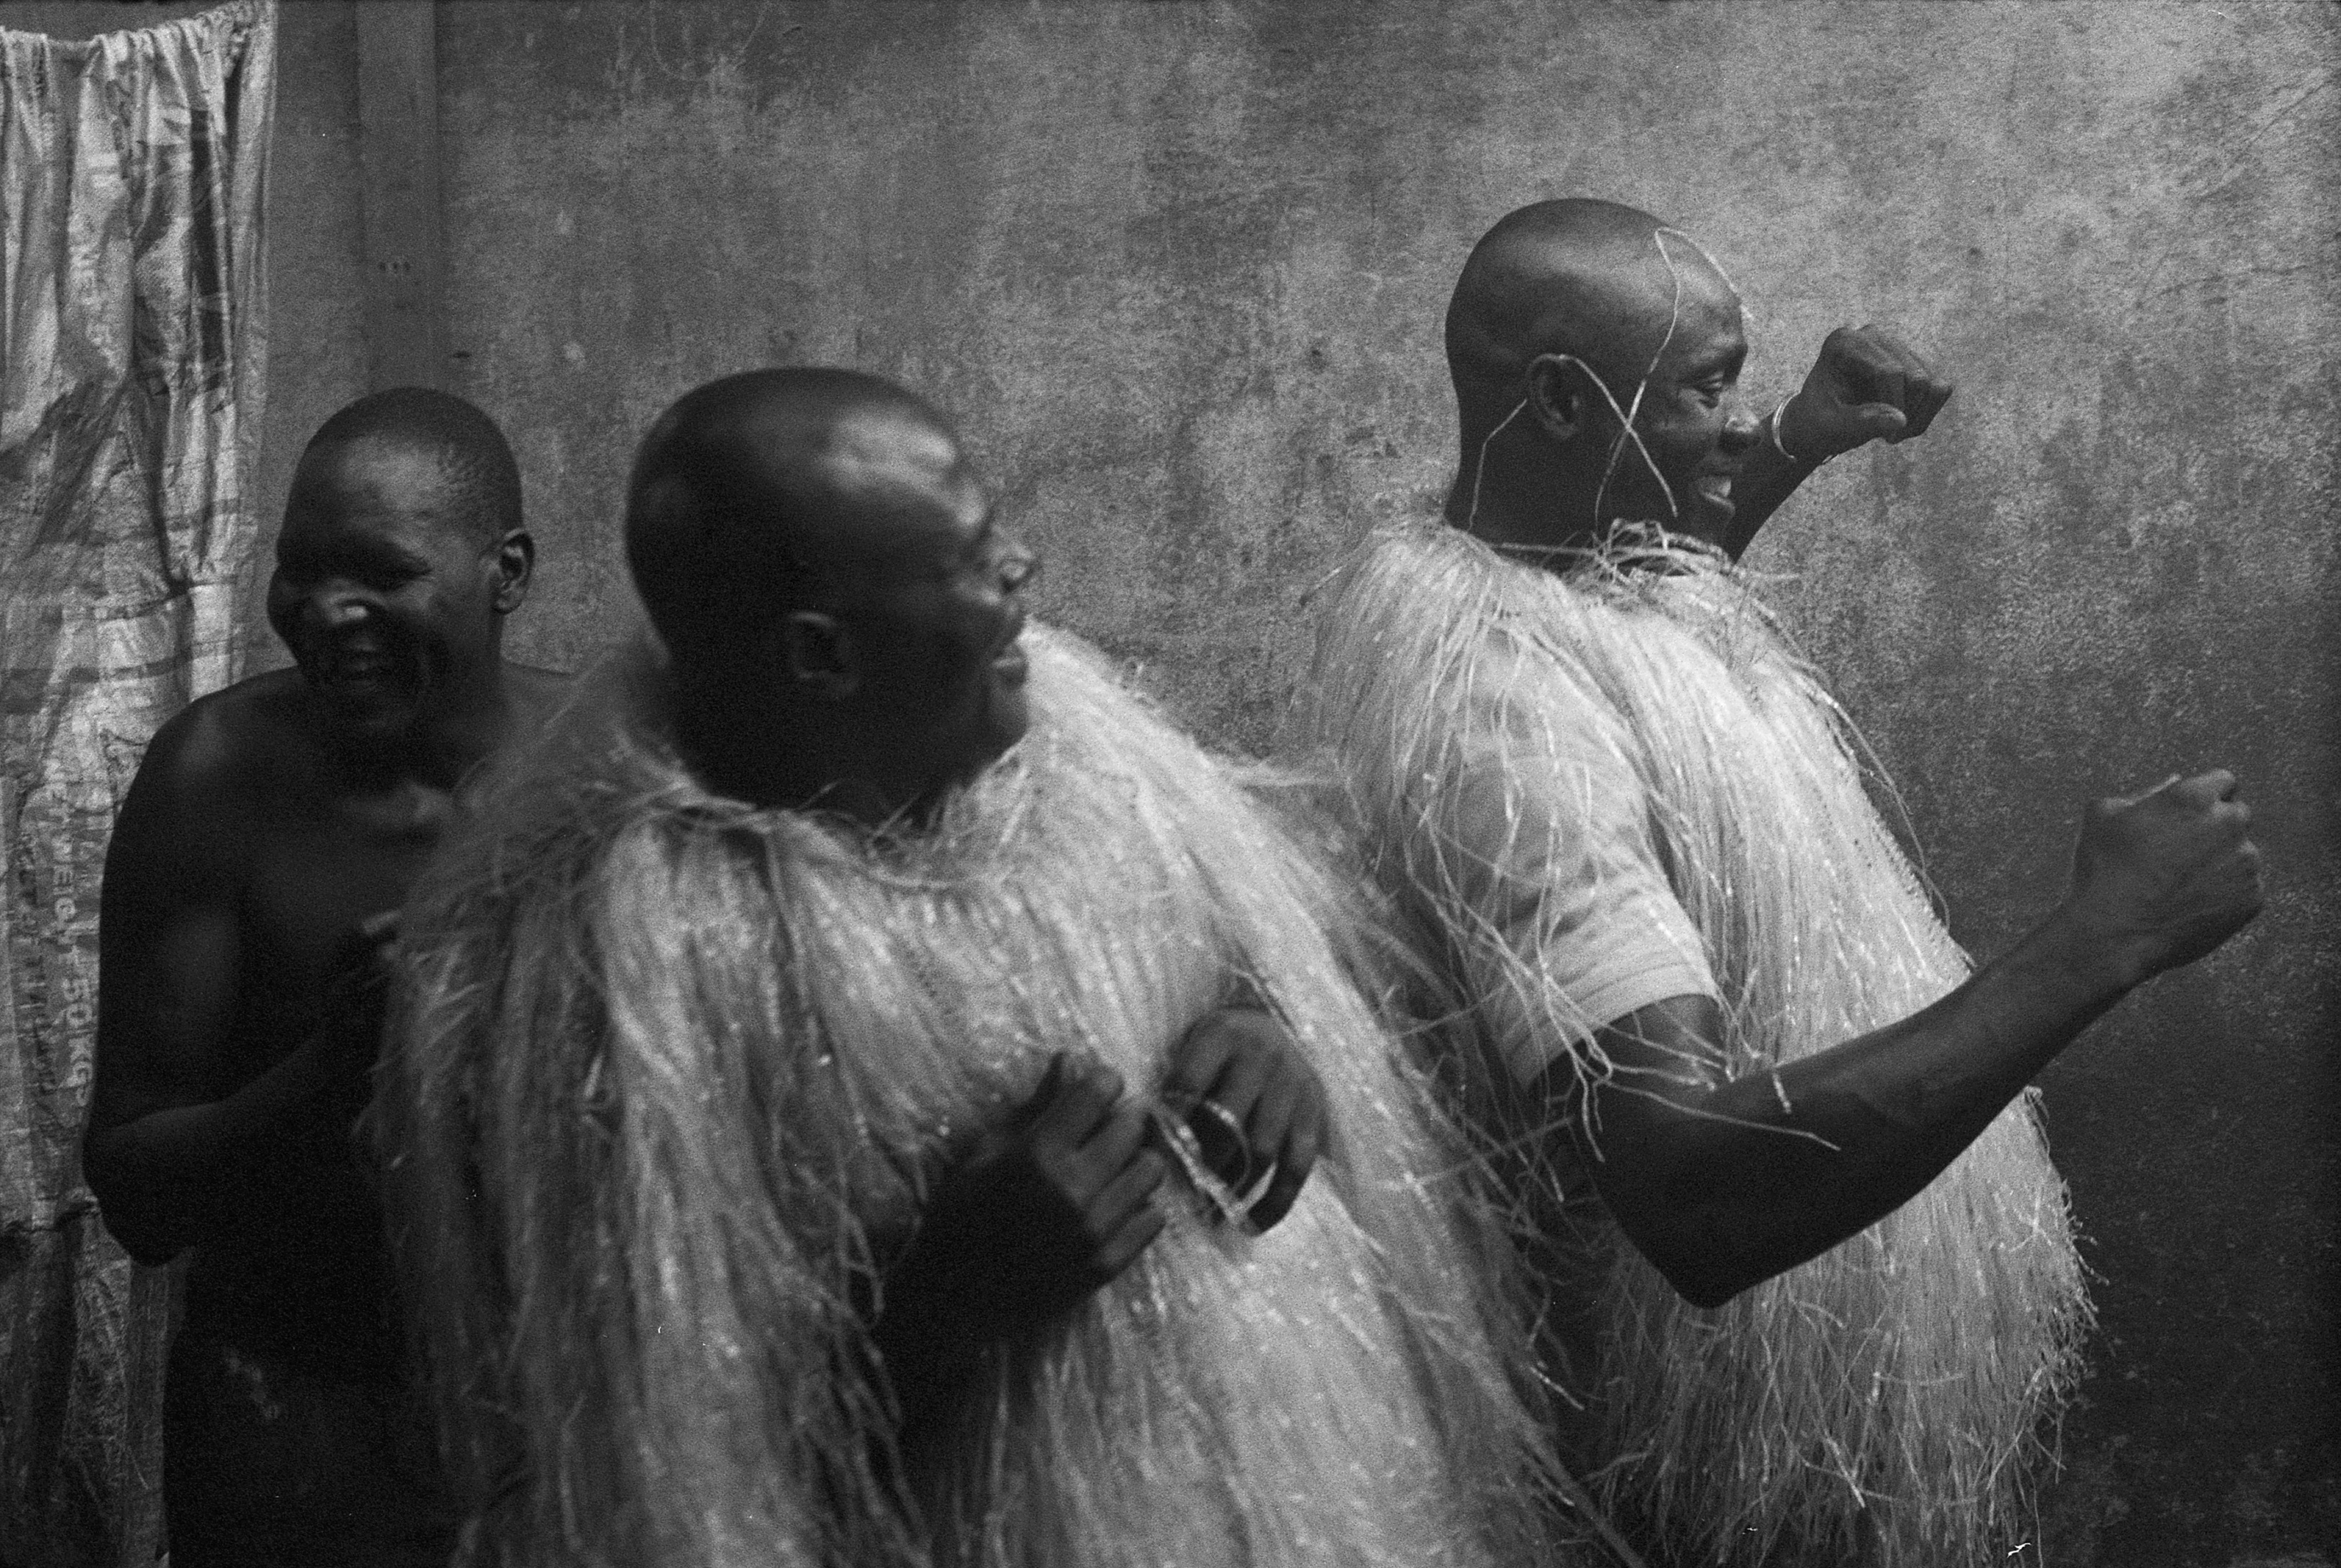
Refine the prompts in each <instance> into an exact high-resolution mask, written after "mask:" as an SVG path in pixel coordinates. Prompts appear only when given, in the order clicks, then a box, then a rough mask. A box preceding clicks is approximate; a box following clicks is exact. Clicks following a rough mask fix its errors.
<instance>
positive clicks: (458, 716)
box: [333, 657, 513, 792]
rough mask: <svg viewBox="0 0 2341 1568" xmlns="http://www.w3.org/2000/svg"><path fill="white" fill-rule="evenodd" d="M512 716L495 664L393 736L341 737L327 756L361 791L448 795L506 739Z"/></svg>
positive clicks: (498, 663) (499, 669)
mask: <svg viewBox="0 0 2341 1568" xmlns="http://www.w3.org/2000/svg"><path fill="white" fill-rule="evenodd" d="M512 729H513V711H512V704H511V702H510V700H509V694H508V692H507V690H506V686H505V683H504V679H503V660H502V658H501V657H499V658H498V659H497V660H496V661H495V663H493V664H490V665H489V666H487V667H486V668H485V669H483V670H481V671H479V672H477V673H475V674H473V675H471V676H469V677H468V678H466V679H464V680H463V681H460V682H457V683H453V685H452V687H451V688H450V689H448V690H447V693H446V696H445V698H444V700H443V701H442V702H440V703H439V704H435V705H434V707H433V709H432V711H431V712H429V713H427V714H423V715H421V716H419V717H418V718H417V719H416V721H415V722H414V723H413V724H412V725H410V726H408V727H407V728H406V729H404V730H403V731H400V732H398V733H396V734H389V735H381V736H371V735H346V734H345V735H344V736H342V737H339V738H337V739H336V740H335V741H334V743H333V751H334V754H335V755H336V756H337V757H338V758H339V760H340V763H341V765H342V767H343V769H344V772H345V773H346V774H348V775H349V776H350V777H351V778H352V780H353V781H354V783H356V784H358V786H359V787H361V788H373V789H393V788H397V787H400V786H403V785H414V786H419V787H421V788H423V789H429V790H440V791H449V792H452V791H453V790H454V788H455V787H456V786H457V785H458V784H461V783H462V782H463V777H464V775H465V774H469V773H470V772H471V771H472V770H473V768H475V767H477V766H478V765H479V764H481V763H483V762H484V761H485V760H486V759H487V758H488V757H490V756H491V755H493V754H494V753H495V752H496V751H497V750H498V749H499V748H501V747H502V746H503V744H504V742H505V741H506V739H508V738H509V737H510V735H511V734H512Z"/></svg>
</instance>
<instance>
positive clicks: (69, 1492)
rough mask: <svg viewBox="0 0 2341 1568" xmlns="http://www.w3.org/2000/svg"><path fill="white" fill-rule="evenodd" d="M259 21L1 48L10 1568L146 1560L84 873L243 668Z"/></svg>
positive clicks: (136, 1411)
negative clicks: (89, 1114) (93, 1135)
mask: <svg viewBox="0 0 2341 1568" xmlns="http://www.w3.org/2000/svg"><path fill="white" fill-rule="evenodd" d="M274 84H275V12H274V5H273V4H272V3H271V0H234V3H233V4H229V5H223V6H221V7H219V8H218V9H216V10H214V11H210V12H206V13H204V15H199V16H195V17H191V18H189V19H187V20H184V21H179V22H173V23H168V24H165V25H160V26H154V27H147V28H143V29H140V30H137V31H134V32H122V33H112V34H107V35H104V36H101V37H97V38H92V39H89V40H87V41H84V42H65V41H62V40H58V39H54V38H46V37H42V36H39V35H34V34H28V33H21V32H15V31H10V30H6V29H0V843H5V854H6V856H7V859H6V864H5V882H0V1563H6V1564H7V1565H8V1568H47V1565H50V1564H58V1565H63V1564H72V1565H74V1568H94V1565H99V1564H105V1565H109V1568H110V1565H112V1564H116V1563H120V1564H125V1565H128V1564H137V1565H138V1568H150V1565H151V1564H152V1563H153V1561H154V1552H155V1548H156V1544H157V1541H158V1537H159V1531H160V1525H161V1511H160V1483H161V1474H162V1466H161V1443H160V1426H161V1419H160V1417H161V1409H162V1385H163V1353H164V1343H163V1341H164V1332H165V1328H166V1321H167V1316H168V1298H169V1289H168V1279H167V1275H166V1273H165V1271H162V1270H147V1269H142V1268H139V1267H137V1266H136V1265H134V1264H133V1263H131V1262H130V1261H129V1259H128V1258H127V1257H125V1255H124V1253H122V1251H121V1249H120V1248H119V1247H117V1246H115V1243H113V1241H112V1240H111V1239H110V1238H109V1237H107V1236H106V1234H105V1230H104V1228H103V1226H102V1225H101V1224H100V1223H99V1221H98V1217H97V1214H96V1213H95V1206H94V1203H93V1201H92V1199H91V1196H90V1192H89V1188H88V1187H87V1185H85V1183H84V1182H83V1181H82V1176H81V1157H80V1156H81V1149H80V1143H81V1127H82V1121H83V1116H84V1114H85V1110H86V1108H87V1105H88V1100H89V1085H90V1076H91V1058H92V1053H93V1047H94V1044H95V1025H96V990H97V920H98V886H99V876H100V873H101V871H102V869H103V867H104V864H105V843H106V837H107V834H108V833H109V832H110V831H111V830H112V827H113V823H114V811H115V805H116V804H117V803H118V802H119V801H120V800H121V798H122V794H123V792H124V791H125V790H126V789H127V788H128V787H129V784H130V778H131V775H132V774H134V772H135V771H136V770H137V766H138V760H139V757H140V755H141V754H143V752H144V748H145V744H146V741H147V738H148V737H149V736H150V735H152V734H154V730H155V728H156V726H158V725H159V724H161V723H162V722H163V721H164V719H166V718H168V717H169V716H170V715H171V714H174V713H175V712H176V711H177V710H178V709H179V708H180V707H182V706H184V704H186V703H187V702H188V701H189V700H190V699H191V698H194V697H196V696H199V695H201V694H204V693H205V692H208V691H211V690H213V689H214V688H216V687H219V686H222V685H224V684H227V683H228V682H229V681H230V680H232V679H234V676H235V674H236V672H235V670H234V668H233V660H234V652H235V650H234V638H233V634H234V627H235V624H236V606H235V604H234V598H235V594H236V589H237V586H238V584H239V583H240V582H241V581H242V580H243V576H244V570H245V567H246V565H247V564H248V562H249V560H250V556H251V553H252V550H253V547H254V541H255V539H256V537H257V535H258V532H259V530H258V525H257V515H256V512H255V508H254V498H253V496H252V481H253V473H254V456H255V454H256V449H257V445H258V437H259V431H260V420H261V412H262V404H263V398H264V371H265V358H266V354H265V351H266V344H267V338H266V331H265V295H264V284H263V245H262V236H261V202H262V187H263V185H264V176H265V171H266V165H267V149H268V135H269V124H270V120H271V117H272V114H273V110H274Z"/></svg>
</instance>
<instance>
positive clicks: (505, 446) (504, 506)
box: [294, 386, 521, 544]
mask: <svg viewBox="0 0 2341 1568" xmlns="http://www.w3.org/2000/svg"><path fill="white" fill-rule="evenodd" d="M367 447H371V448H373V449H374V450H376V451H389V452H405V453H413V454H419V455H422V456H426V457H429V458H430V459H431V460H432V461H433V463H434V464H437V466H438V472H439V476H440V480H441V487H440V494H439V500H438V513H439V515H440V516H441V519H442V520H443V521H444V522H446V523H448V524H451V525H453V526H454V527H456V528H458V529H460V530H462V531H463V533H464V534H467V535H469V536H470V537H471V538H472V539H473V541H474V542H475V543H478V544H493V543H494V542H495V541H496V540H498V539H501V538H503V536H504V535H505V534H510V533H512V532H513V530H515V529H517V528H519V527H520V525H521V490H520V465H519V464H517V463H515V462H513V451H512V445H511V444H510V443H509V442H507V441H505V439H504V434H503V431H501V430H499V429H497V428H496V422H495V421H494V420H493V419H490V418H489V417H488V416H487V415H486V414H483V413H481V412H480V411H479V410H478V409H477V408H474V407H473V405H472V404H468V403H466V402H464V401H463V399H462V398H460V397H457V396H455V395H453V394H452V393H445V392H440V391H437V390H435V389H434V388H432V387H427V386H393V387H391V388H389V389H388V390H386V391H383V392H376V393H372V394H368V395H366V396H364V397H361V398H359V399H358V400H357V401H356V402H355V403H353V404H349V405H348V406H347V407H345V408H344V409H342V410H341V412H339V413H338V414H334V416H333V417H332V418H331V419H328V420H326V421H325V423H324V424H321V425H319V426H318V427H317V434H314V435H313V436H311V437H310V438H309V445H308V449H307V450H306V451H305V452H304V453H303V454H302V458H301V468H300V471H299V472H297V473H296V474H295V475H294V484H295V485H296V486H299V485H301V484H304V483H305V482H308V481H310V480H311V479H313V478H314V476H315V475H317V474H319V473H321V472H322V471H324V469H326V468H327V467H329V466H330V465H331V464H334V462H336V461H338V460H339V459H340V458H342V457H343V456H344V455H345V454H348V453H349V452H351V451H352V450H354V449H358V448H367Z"/></svg>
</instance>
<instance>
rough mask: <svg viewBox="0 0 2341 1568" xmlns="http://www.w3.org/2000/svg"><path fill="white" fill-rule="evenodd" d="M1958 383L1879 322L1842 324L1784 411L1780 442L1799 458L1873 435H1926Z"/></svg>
mask: <svg viewBox="0 0 2341 1568" xmlns="http://www.w3.org/2000/svg"><path fill="white" fill-rule="evenodd" d="M1950 398H1951V384H1950V383H1949V382H1948V381H1945V380H1944V379H1942V378H1941V377H1940V376H1938V375H1936V374H1935V373H1934V372H1933V371H1932V370H1930V369H1929V368H1928V365H1927V362H1926V361H1925V360H1923V359H1920V358H1919V357H1918V354H1917V352H1916V351H1915V350H1913V349H1912V348H1911V347H1910V345H1908V344H1906V343H1904V342H1903V341H1902V340H1901V339H1900V338H1898V337H1897V336H1895V335H1893V334H1892V333H1890V332H1888V331H1887V330H1886V329H1885V328H1884V327H1880V326H1864V327H1858V328H1857V327H1850V326H1841V327H1838V329H1837V330H1836V331H1835V332H1832V333H1830V334H1829V335H1828V338H1827V339H1825V340H1824V341H1823V342H1822V344H1821V352H1820V357H1819V358H1818V359H1816V360H1815V361H1813V368H1812V369H1811V371H1810V372H1808V374H1807V375H1806V376H1805V385H1803V386H1802V387H1801V388H1799V389H1798V392H1797V394H1796V395H1795V396H1793V397H1791V398H1790V399H1789V400H1788V403H1787V404H1786V405H1785V406H1783V407H1782V408H1781V410H1780V416H1779V424H1778V425H1777V426H1776V429H1777V430H1778V434H1779V439H1780V444H1781V445H1782V446H1784V447H1786V448H1787V449H1788V454H1789V455H1790V456H1791V457H1793V458H1795V459H1796V460H1797V461H1798V462H1800V463H1819V462H1823V461H1825V460H1826V459H1828V458H1831V457H1835V456H1837V455H1838V454H1839V453H1842V452H1850V451H1852V450H1853V449H1854V448H1855V447H1857V446H1863V445H1867V444H1868V443H1870V442H1872V441H1908V440H1909V439H1910V437H1912V436H1914V435H1923V434H1926V430H1927V426H1928V425H1929V424H1933V423H1934V422H1935V415H1936V414H1939V413H1941V412H1942V409H1943V404H1946V403H1948V402H1949V401H1950Z"/></svg>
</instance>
